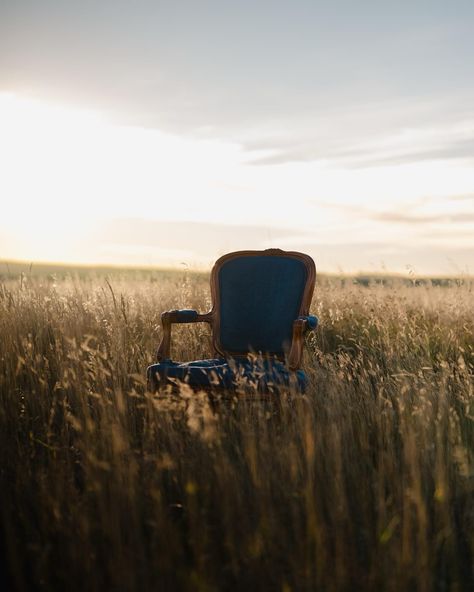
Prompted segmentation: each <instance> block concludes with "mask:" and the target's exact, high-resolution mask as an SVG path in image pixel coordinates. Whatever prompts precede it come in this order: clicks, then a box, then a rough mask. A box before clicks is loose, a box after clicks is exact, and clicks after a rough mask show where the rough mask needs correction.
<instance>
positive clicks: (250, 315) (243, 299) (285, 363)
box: [147, 249, 318, 393]
mask: <svg viewBox="0 0 474 592" xmlns="http://www.w3.org/2000/svg"><path fill="white" fill-rule="evenodd" d="M315 280H316V268H315V265H314V261H313V260H312V259H311V257H309V256H308V255H304V254H302V253H296V252H286V251H281V250H280V249H268V250H266V251H239V252H236V253H229V254H228V255H224V256H223V257H221V258H220V259H218V261H217V262H216V263H215V265H214V267H213V269H212V273H211V294H212V302H213V305H212V309H211V310H210V312H207V313H203V314H202V313H198V312H197V311H195V310H171V311H168V312H164V313H163V314H162V315H161V321H162V325H163V338H162V341H161V343H160V346H159V348H158V352H157V360H158V363H156V364H153V365H152V366H149V368H148V371H147V375H148V383H149V386H150V388H151V389H153V390H156V389H159V388H160V387H161V386H165V385H170V384H174V385H178V386H179V383H180V382H184V383H187V384H188V385H189V386H191V387H192V388H194V389H197V390H200V389H203V390H214V389H217V390H222V389H224V390H234V389H241V390H249V389H251V390H252V389H253V390H256V391H258V392H265V393H269V392H279V391H280V390H281V389H282V388H283V389H288V388H290V389H292V390H299V391H304V390H305V387H306V383H307V378H306V376H305V374H304V372H303V371H302V370H301V369H300V364H301V356H302V353H303V344H304V336H305V333H307V332H308V331H311V330H314V329H315V328H316V326H317V324H318V319H317V317H315V316H310V315H309V314H308V313H309V306H310V304H311V298H312V295H313V291H314V284H315ZM197 322H206V323H209V324H210V325H211V329H212V343H213V349H214V354H215V357H214V358H212V359H209V360H196V361H192V362H185V363H180V362H174V361H172V360H171V359H170V345H171V325H172V324H173V323H197Z"/></svg>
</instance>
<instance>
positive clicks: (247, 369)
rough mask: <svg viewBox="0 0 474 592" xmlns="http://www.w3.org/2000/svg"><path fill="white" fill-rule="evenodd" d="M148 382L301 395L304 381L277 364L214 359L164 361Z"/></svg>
mask: <svg viewBox="0 0 474 592" xmlns="http://www.w3.org/2000/svg"><path fill="white" fill-rule="evenodd" d="M147 375H148V379H149V380H150V382H151V383H152V384H153V386H154V387H155V388H158V387H160V386H164V385H167V384H174V383H176V382H184V383H186V384H188V385H189V386H191V387H193V388H218V389H228V390H233V389H235V388H239V387H242V388H244V389H245V388H252V389H255V390H258V391H265V392H267V391H270V392H271V391H275V392H277V391H278V390H279V388H281V387H283V388H285V387H287V388H288V387H291V388H296V389H297V390H299V391H300V392H304V391H305V389H306V386H307V378H306V375H305V373H304V372H303V370H297V371H296V372H291V371H289V370H288V369H287V368H286V366H285V365H284V364H283V363H282V362H279V361H277V360H271V361H270V360H262V359H257V360H251V359H248V358H240V359H239V358H233V359H230V360H226V359H224V358H215V359H210V360H195V361H193V362H186V363H178V362H173V361H171V360H165V361H163V362H161V363H159V364H153V365H152V366H149V367H148V370H147Z"/></svg>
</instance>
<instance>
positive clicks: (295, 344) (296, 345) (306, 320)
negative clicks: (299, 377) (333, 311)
mask: <svg viewBox="0 0 474 592" xmlns="http://www.w3.org/2000/svg"><path fill="white" fill-rule="evenodd" d="M318 323H319V319H318V317H316V316H313V315H308V316H301V317H298V318H297V319H296V321H293V338H292V340H291V349H290V353H289V354H288V367H289V369H290V370H298V368H299V367H300V365H301V357H302V355H303V345H304V336H305V334H306V333H308V332H309V331H314V329H316V327H317V326H318Z"/></svg>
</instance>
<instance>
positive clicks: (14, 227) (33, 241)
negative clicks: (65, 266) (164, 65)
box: [0, 94, 474, 273]
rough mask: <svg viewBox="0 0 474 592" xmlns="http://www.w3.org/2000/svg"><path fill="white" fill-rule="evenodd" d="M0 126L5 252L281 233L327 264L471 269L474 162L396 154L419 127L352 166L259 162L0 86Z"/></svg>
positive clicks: (189, 254) (114, 251) (99, 251)
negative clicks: (4, 91) (400, 159)
mask: <svg viewBox="0 0 474 592" xmlns="http://www.w3.org/2000/svg"><path fill="white" fill-rule="evenodd" d="M0 125H1V129H2V135H1V137H0V156H1V161H2V165H3V174H2V176H1V178H0V191H1V195H2V197H3V199H2V208H3V214H2V219H1V222H0V229H1V235H0V236H1V239H2V243H1V244H2V255H3V258H10V259H24V260H31V261H38V260H41V261H65V262H67V261H69V262H80V263H114V264H121V263H127V264H131V263H132V264H138V265H160V264H161V265H173V264H177V263H181V262H186V263H187V264H188V265H191V266H207V265H208V264H209V263H210V261H212V259H213V258H214V257H215V254H216V253H221V252H224V251H226V250H229V249H233V248H241V247H244V246H245V245H251V246H254V247H255V248H261V247H265V246H274V245H277V244H278V245H279V246H282V247H284V248H289V249H306V250H309V251H310V252H313V253H316V252H317V253H318V255H319V259H320V260H321V261H322V265H323V267H324V268H326V269H327V270H335V269H345V270H347V271H349V270H357V269H373V270H377V269H381V268H383V267H388V268H391V269H393V270H394V271H403V269H406V266H409V265H411V266H415V267H418V268H419V270H420V271H421V272H423V271H431V272H435V271H438V272H444V273H449V272H450V271H451V272H454V271H460V270H464V271H468V270H469V269H470V268H469V260H470V257H471V254H472V249H473V238H472V237H473V232H472V229H473V217H474V215H473V201H474V200H473V195H474V168H473V167H471V166H470V164H469V161H467V160H461V161H454V162H453V161H452V160H447V159H436V160H423V161H421V162H416V161H415V162H408V163H404V162H397V160H396V156H393V155H394V154H395V155H396V154H400V153H401V152H402V150H403V147H404V146H405V147H407V146H410V148H411V149H413V146H414V145H419V146H420V149H423V144H424V143H426V142H428V141H429V140H428V139H427V138H426V137H425V136H426V135H427V133H426V132H424V133H421V132H419V133H417V131H416V130H413V131H412V132H411V133H410V134H408V133H405V134H402V135H400V136H395V137H392V138H386V139H385V140H384V142H381V143H380V146H367V147H364V150H368V151H370V158H375V156H374V155H375V154H377V158H380V159H381V162H377V160H375V161H374V162H373V163H371V164H365V165H364V166H358V165H357V159H356V161H355V162H354V163H353V162H351V161H349V162H348V163H345V162H344V160H342V161H340V160H339V159H337V158H335V159H317V160H311V161H308V162H292V161H290V162H286V163H284V162H283V163H278V162H277V163H274V164H260V162H261V160H262V159H264V158H267V159H268V158H270V156H271V151H270V150H266V151H263V150H261V151H250V152H249V151H246V150H244V148H243V147H242V146H241V145H239V144H236V143H231V142H224V141H221V140H213V139H202V138H195V137H183V136H178V135H175V134H170V133H164V132H161V131H159V130H155V129H146V128H143V127H131V126H119V125H117V124H116V123H114V122H112V121H110V119H108V118H107V117H106V116H105V115H103V114H101V113H99V112H95V111H85V110H80V109H77V108H73V107H64V106H61V105H59V104H53V103H49V102H44V101H38V100H32V99H26V98H23V97H20V96H17V95H14V94H3V95H0ZM469 131H470V130H469V129H468V128H467V125H466V127H465V128H460V130H459V132H458V133H459V134H464V135H466V134H467V133H468V132H469ZM437 133H438V135H442V133H443V130H442V129H441V130H436V129H433V130H432V132H431V136H436V134H437ZM366 158H368V157H367V156H366ZM391 158H394V159H395V162H394V163H392V162H390V160H391ZM384 160H387V163H384ZM170 224H171V226H170ZM219 225H220V226H219ZM166 227H168V229H166ZM203 228H207V230H205V231H204V232H203ZM219 228H222V232H221V231H220V230H219ZM170 229H172V230H170ZM440 250H441V251H442V254H441V253H440Z"/></svg>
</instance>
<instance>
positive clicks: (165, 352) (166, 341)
mask: <svg viewBox="0 0 474 592" xmlns="http://www.w3.org/2000/svg"><path fill="white" fill-rule="evenodd" d="M173 323H212V313H211V312H206V313H199V312H198V311H197V310H191V309H184V310H168V311H166V312H163V313H161V324H162V326H163V337H162V339H161V343H160V345H159V346H158V350H157V352H156V359H157V360H158V362H161V361H162V360H167V359H169V357H170V350H171V325H172V324H173Z"/></svg>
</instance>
